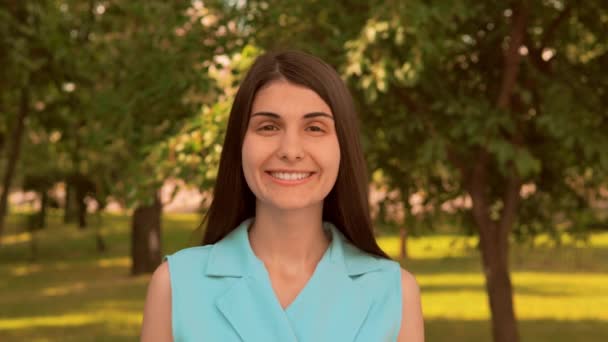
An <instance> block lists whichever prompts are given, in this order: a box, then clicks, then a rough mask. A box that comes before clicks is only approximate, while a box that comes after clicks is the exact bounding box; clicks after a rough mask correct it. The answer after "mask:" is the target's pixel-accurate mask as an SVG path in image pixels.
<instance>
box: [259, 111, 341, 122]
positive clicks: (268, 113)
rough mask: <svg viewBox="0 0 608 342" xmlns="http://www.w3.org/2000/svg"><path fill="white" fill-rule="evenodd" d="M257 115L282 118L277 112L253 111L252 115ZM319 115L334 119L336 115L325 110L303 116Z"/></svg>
mask: <svg viewBox="0 0 608 342" xmlns="http://www.w3.org/2000/svg"><path fill="white" fill-rule="evenodd" d="M256 115H261V116H268V117H271V118H273V119H280V118H281V116H280V115H279V114H277V113H272V112H256V113H253V114H252V115H251V117H254V116H256ZM318 116H324V117H326V118H330V119H332V120H333V119H334V117H333V116H331V115H329V114H327V113H324V112H312V113H308V114H304V117H303V118H304V119H310V118H316V117H318Z"/></svg>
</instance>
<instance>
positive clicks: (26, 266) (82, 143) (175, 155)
mask: <svg viewBox="0 0 608 342" xmlns="http://www.w3.org/2000/svg"><path fill="white" fill-rule="evenodd" d="M607 25H608V4H607V3H606V2H605V1H602V0H590V1H585V2H582V3H581V2H575V1H569V0H538V1H532V2H526V1H482V2H474V1H461V2H451V1H432V2H429V1H422V0H409V1H397V0H389V1H376V0H366V1H362V0H336V1H318V0H306V1H302V0H297V1H295V0H281V1H276V0H265V1H257V0H251V1H250V0H242V1H241V0H239V1H227V0H211V1H186V0H181V1H180V0H172V1H160V0H149V1H127V0H106V1H98V0H37V1H18V0H1V1H0V65H1V68H0V152H1V153H0V170H2V171H1V172H0V175H2V183H1V184H0V262H1V264H0V274H2V278H1V280H0V289H1V292H0V293H1V294H0V306H2V307H9V308H10V309H8V310H7V311H5V312H3V313H0V339H2V340H7V339H8V340H23V339H35V338H38V339H39V340H54V339H61V340H63V339H68V338H70V336H71V335H73V336H75V337H74V339H75V340H86V339H87V338H89V339H90V340H105V339H112V340H114V339H123V338H124V339H126V340H129V339H135V336H136V335H137V333H138V332H137V328H138V324H139V319H140V311H141V308H142V306H141V305H142V303H143V296H144V292H145V288H144V285H145V282H146V279H147V278H145V277H146V274H147V273H149V272H151V271H153V270H154V269H155V267H156V266H157V265H158V264H159V263H160V260H161V255H162V254H167V253H168V252H172V251H175V250H177V249H180V248H184V247H186V246H188V245H193V244H197V243H198V242H199V241H200V233H201V231H200V228H203V227H199V229H198V230H197V229H196V228H197V226H198V222H197V221H198V220H200V217H197V216H196V215H194V216H187V218H183V217H182V216H179V215H177V216H175V214H169V215H168V216H167V215H165V216H163V206H166V204H167V203H169V202H171V200H172V199H174V198H175V197H176V196H177V195H178V194H179V193H180V191H186V190H191V189H194V190H196V191H197V192H198V193H200V194H203V195H202V197H201V201H200V206H199V209H198V212H199V214H204V212H205V208H206V207H207V206H208V204H209V200H210V197H209V191H210V190H211V189H212V188H213V184H214V180H215V177H216V171H217V166H218V163H219V155H220V152H221V149H222V142H223V137H224V134H225V128H226V127H225V126H226V122H227V121H226V120H227V118H228V114H229V111H230V106H231V103H232V99H233V96H234V94H235V92H236V90H237V88H238V84H239V81H240V79H241V78H242V77H243V75H244V74H245V72H246V71H247V69H248V67H249V66H250V64H251V63H252V61H253V60H254V59H255V57H257V56H258V55H260V54H261V53H263V52H265V51H270V50H276V49H300V50H303V51H307V52H309V53H312V54H314V55H317V56H319V57H320V58H322V59H324V60H325V61H327V62H328V63H330V64H331V65H333V66H334V67H335V68H336V69H337V70H338V71H339V72H340V74H341V75H342V76H343V79H344V81H345V82H346V83H347V84H348V86H349V88H350V90H351V92H352V93H353V95H354V97H355V101H356V102H357V108H358V110H359V115H360V119H361V135H362V138H363V141H364V148H365V154H366V159H367V161H368V166H369V171H370V189H371V196H370V204H371V205H372V210H373V214H374V218H375V221H376V227H377V234H378V236H381V237H382V238H381V239H384V240H382V241H381V242H382V243H383V245H382V246H383V248H385V249H387V251H390V253H391V255H392V256H394V257H395V258H398V259H400V260H402V261H403V264H404V267H406V268H408V269H413V271H414V272H415V273H416V271H418V272H419V273H420V276H419V282H420V283H421V287H422V292H423V295H424V296H425V297H424V309H425V312H428V313H429V314H428V315H427V317H428V319H427V322H428V323H427V324H428V325H427V331H428V333H427V337H428V338H429V340H431V341H442V340H447V339H448V338H451V339H453V337H454V336H459V337H460V339H463V340H469V339H473V338H479V339H481V340H490V339H493V340H494V341H517V340H519V339H520V335H521V337H522V338H521V339H522V340H526V339H535V340H543V339H548V338H551V339H555V338H554V336H559V337H562V338H564V340H566V339H573V338H583V337H582V336H584V338H585V339H586V340H590V341H595V340H597V341H600V340H605V339H606V338H608V317H606V315H605V311H601V310H598V309H595V307H596V306H597V307H604V305H607V304H608V293H607V292H606V290H605V289H604V287H605V286H603V287H602V286H599V285H598V284H599V283H601V282H603V283H604V284H606V283H608V279H607V278H606V270H605V268H604V267H603V264H605V260H607V259H606V257H607V256H608V255H606V248H607V247H606V244H605V239H606V235H605V234H606V233H605V230H606V227H607V226H608V212H607V210H608V209H607V208H608V176H607V171H608V153H606V148H607V146H608V134H607V133H606V132H608V113H607V112H606V110H605V108H606V105H607V88H608V78H607V77H606V76H605V73H603V72H602V71H604V70H608V53H607V52H608V39H607V38H608V37H607V34H606V32H608V31H606V27H607ZM167 183H171V184H173V185H174V186H173V187H172V188H171V190H170V191H169V194H167V193H166V191H165V190H163V189H165V188H166V184H167ZM25 192H28V193H31V194H33V198H34V199H35V202H36V205H35V207H34V208H29V209H27V208H26V209H24V207H22V206H18V205H16V204H15V203H13V205H11V202H10V201H9V195H10V194H22V193H25ZM108 206H110V207H112V206H118V207H120V208H121V209H122V211H121V214H120V215H118V216H116V215H114V214H109V213H108V210H106V209H108ZM171 215H174V216H171ZM74 226H76V227H79V228H80V229H77V228H75V227H74ZM163 226H164V232H163V230H162V229H161V227H163ZM178 227H179V228H178ZM186 232H188V233H189V234H186ZM408 237H410V239H409V241H408ZM442 238H445V239H447V240H441V239H442ZM436 239H439V240H436ZM89 241H90V242H91V243H94V246H95V248H94V250H91V251H89V249H88V247H86V246H87V244H88V243H89ZM438 241H450V242H449V243H442V242H438ZM423 246H426V247H423ZM431 249H432V250H435V251H436V253H437V254H436V255H439V256H441V257H429V253H427V252H428V250H431ZM544 249H548V250H549V252H547V253H549V254H546V255H554V256H556V258H557V260H561V262H554V261H550V258H549V257H547V256H546V255H544V254H543V253H544V252H542V251H544ZM539 251H540V252H539ZM64 252H65V253H67V254H62V253H64ZM551 253H554V254H551ZM430 254H432V253H430ZM539 255H540V256H539ZM602 257H603V258H604V259H603V260H604V261H603V262H601V261H600V260H598V258H602ZM539 260H543V261H539ZM86 263H88V264H86ZM545 263H546V265H545ZM85 264H86V265H85ZM61 265H63V266H61ZM66 265H68V266H66ZM104 265H105V266H104ZM472 265H477V266H472ZM539 265H541V266H539ZM543 265H544V266H543ZM85 266H86V267H88V268H91V269H90V270H86V269H85V268H86V267H85ZM62 267H64V268H65V269H69V270H70V271H69V272H67V271H66V272H67V273H66V274H67V276H65V277H64V279H55V278H54V277H56V276H55V275H54V274H56V273H58V272H59V273H60V272H62V271H61V270H62V269H64V268H62ZM93 269H100V270H104V271H103V272H101V271H100V272H99V273H97V272H92V270H93ZM512 269H514V270H515V271H513V270H512ZM529 270H530V272H532V273H527V272H528V271H529ZM542 271H547V272H549V273H552V272H554V273H556V274H562V276H560V277H558V278H556V279H553V280H551V279H548V278H543V277H545V275H544V273H543V272H542ZM576 271H584V272H587V273H584V272H583V274H572V275H568V274H569V273H576ZM518 272H520V273H518ZM560 272H561V273H560ZM126 273H130V274H132V275H135V277H131V278H121V276H122V275H125V274H126ZM442 273H445V274H447V275H449V274H454V275H455V276H454V278H453V279H450V280H445V279H447V278H441V274H442ZM469 273H471V274H475V276H473V275H471V274H469ZM138 274H143V275H142V276H137V275H138ZM512 274H514V276H513V277H512ZM97 276H99V277H106V278H103V279H106V280H107V281H108V284H112V281H111V280H110V279H114V278H112V277H115V278H117V279H122V280H121V281H123V283H121V284H123V285H124V286H125V288H124V291H126V292H125V293H119V292H117V291H111V290H110V289H107V290H108V292H107V293H106V294H105V295H103V297H99V298H93V297H94V295H93V294H92V293H91V291H92V289H93V287H94V286H92V285H90V284H88V283H86V281H85V280H84V279H88V278H91V277H93V278H94V277H97ZM435 276H437V277H438V278H434V277H435ZM528 276H530V277H532V278H534V277H538V278H535V279H536V280H534V281H532V283H527V281H530V280H529V279H530V278H526V277H528ZM467 277H473V278H474V279H475V280H474V281H472V282H473V283H474V284H475V285H470V284H469V285H466V284H464V283H462V281H463V279H469V278H467ZM475 277H478V278H475ZM512 278H513V280H512ZM441 279H443V280H441ZM518 279H519V281H520V282H519V283H518ZM525 279H528V280H525ZM541 279H544V280H541ZM99 280H100V281H101V282H103V281H102V279H101V278H100V279H99ZM441 281H446V283H443V285H441V286H443V287H444V288H443V290H440V289H437V287H438V286H439V285H437V284H436V283H435V282H441ZM459 281H460V282H459ZM22 282H31V283H32V285H31V286H29V287H25V289H27V291H25V290H23V289H21V288H22V287H21V285H18V284H21V283H22ZM556 284H557V285H556ZM571 284H577V286H580V289H579V290H576V291H574V290H572V291H574V292H572V293H570V292H568V291H570V290H564V289H561V290H563V291H565V292H564V293H561V292H559V291H561V290H556V291H557V292H555V293H552V294H548V293H544V292H543V294H538V295H539V296H548V297H550V296H551V295H554V296H555V298H556V302H547V303H544V302H542V303H541V302H539V303H537V302H535V300H537V299H538V298H536V297H534V295H533V293H534V291H539V293H540V292H542V291H544V290H543V289H546V288H547V287H549V288H551V287H552V286H556V287H568V288H570V286H574V285H571ZM584 284H586V285H584ZM123 285H120V286H123ZM53 286H54V287H53ZM108 286H110V285H108ZM441 286H439V287H441ZM470 286H474V288H473V289H471V288H470ZM585 286H587V287H585ZM49 288H56V289H63V290H57V291H59V292H60V293H65V294H71V293H79V294H81V295H82V296H83V298H82V300H81V302H82V303H83V304H86V303H87V302H89V303H91V305H93V306H94V305H97V304H100V303H101V301H107V303H109V304H108V305H109V306H104V309H100V308H99V307H97V308H96V309H91V310H93V311H92V312H94V314H91V315H85V314H83V313H79V312H80V311H78V310H86V306H77V305H76V304H75V303H73V304H70V306H63V307H61V308H60V309H59V308H58V309H57V311H56V312H55V313H57V314H59V316H57V318H53V319H51V321H52V322H54V323H52V322H51V321H48V319H50V318H49V317H50V316H52V315H53V314H54V312H53V306H54V303H55V302H53V301H54V300H58V299H61V296H62V295H57V294H55V295H44V291H47V290H48V289H49ZM577 288H578V287H577ZM600 288H602V289H600ZM45 289H46V290H45ZM41 291H42V294H41ZM62 291H64V292H62ZM463 291H464V292H463ZM466 291H469V292H471V291H473V292H471V293H474V294H472V296H473V297H475V296H477V297H475V298H476V299H471V297H470V296H469V295H464V293H465V292H466ZM475 291H477V292H481V293H482V294H483V296H486V297H483V296H481V295H480V294H479V293H477V292H475ZM51 292H52V291H51ZM34 293H35V295H33V296H32V297H31V298H34V299H36V298H37V299H36V300H40V301H43V302H45V303H46V304H45V305H42V306H41V307H39V306H37V305H36V303H37V301H36V300H32V301H30V302H29V303H30V305H29V307H27V308H26V307H23V306H21V305H20V302H19V301H17V302H15V301H12V300H11V298H22V299H23V298H25V297H28V298H29V297H30V296H31V295H32V294H34ZM127 293H128V295H127ZM459 294H462V296H460V297H459ZM469 294H470V293H469ZM590 294H593V295H595V297H594V298H592V297H588V296H589V295H590ZM479 296H481V298H482V299H479V298H480V297H479ZM527 296H531V297H527ZM566 297H568V299H564V298H566ZM454 298H459V299H458V300H459V301H458V300H456V299H454ZM513 298H516V300H517V304H518V305H515V304H514V301H513ZM557 298H562V299H563V300H564V302H563V303H564V307H562V308H559V309H558V307H559V305H558V304H557V303H560V301H559V300H557ZM592 299H593V305H592V304H591V300H592ZM586 300H589V301H590V302H586ZM4 301H6V302H4ZM98 301H99V303H98ZM453 301H455V302H453ZM111 303H115V304H116V307H113V308H110V307H111V305H110V304H111ZM473 303H474V304H473ZM521 303H524V305H520V304H521ZM448 304H449V305H448ZM71 305H74V306H71ZM100 305H101V304H100ZM528 305H532V306H537V307H539V309H538V310H539V311H537V312H534V311H529V308H528ZM543 305H544V306H545V311H543V310H542V309H540V307H542V306H543ZM594 305H595V306H594ZM448 306H460V308H461V309H462V311H450V310H453V307H452V309H449V308H448ZM76 307H77V308H76ZM575 307H578V308H579V309H575ZM581 307H584V308H586V310H587V312H585V311H584V310H583V311H580V314H572V315H568V314H564V315H563V316H560V314H556V312H557V313H559V312H567V311H572V312H579V311H577V310H581V309H580V308H581ZM70 308H74V310H75V311H74V312H72V311H70ZM95 310H97V311H95ZM100 310H101V311H100ZM103 310H109V311H103ZM476 310H478V311H476ZM556 310H557V311H556ZM560 310H561V311H560ZM470 312H478V313H476V314H472V316H471V315H468V314H467V313H470ZM530 312H533V313H530ZM108 315H109V316H112V315H114V317H115V318H113V319H109V320H108V318H107V317H108ZM62 317H63V318H62ZM70 317H71V318H70ZM104 317H105V318H104ZM517 318H520V320H519V322H518V321H517ZM522 318H523V321H522ZM486 320H489V323H485V321H486ZM559 320H567V321H568V324H564V323H563V322H561V323H560V321H559ZM572 320H574V321H572ZM45 322H46V323H45ZM49 322H51V323H49ZM541 324H546V325H547V326H548V327H550V328H551V329H556V330H555V331H556V333H555V334H553V333H551V331H550V329H549V328H546V329H545V328H539V325H541ZM83 326H84V327H86V326H94V327H95V328H94V329H93V330H91V331H95V333H94V334H95V337H94V336H90V335H89V336H86V335H84V336H86V337H83V335H82V332H79V331H80V330H79V329H82V327H83ZM462 327H466V329H464V328H462ZM435 328H436V329H437V330H436V331H435ZM45 329H48V331H46V330H45ZM121 329H124V331H125V332H124V336H123V333H122V332H118V330H121ZM543 329H545V330H543ZM86 330H87V329H85V331H86ZM520 330H521V333H520ZM108 336H110V337H108ZM559 337H558V338H559Z"/></svg>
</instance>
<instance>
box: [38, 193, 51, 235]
mask: <svg viewBox="0 0 608 342" xmlns="http://www.w3.org/2000/svg"><path fill="white" fill-rule="evenodd" d="M48 205H49V194H48V190H47V189H44V190H42V191H40V211H39V212H38V227H37V228H41V229H42V228H45V227H46V211H47V208H48Z"/></svg>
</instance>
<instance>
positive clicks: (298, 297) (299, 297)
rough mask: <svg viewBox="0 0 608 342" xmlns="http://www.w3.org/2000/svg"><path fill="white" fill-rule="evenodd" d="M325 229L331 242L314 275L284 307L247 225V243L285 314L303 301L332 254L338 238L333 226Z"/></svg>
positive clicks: (277, 303)
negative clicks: (257, 251) (255, 250)
mask: <svg viewBox="0 0 608 342" xmlns="http://www.w3.org/2000/svg"><path fill="white" fill-rule="evenodd" d="M323 229H324V230H325V229H326V230H327V232H328V235H329V237H330V241H329V244H328V245H327V248H326V249H325V252H324V253H323V256H322V257H321V259H320V260H319V262H317V265H316V266H315V270H314V271H313V273H312V275H311V276H310V278H308V280H307V281H306V283H305V284H304V286H303V287H302V288H301V289H300V291H299V292H298V294H297V295H296V296H295V297H294V299H293V300H292V301H291V303H289V304H288V305H287V306H286V307H285V308H283V305H281V301H280V299H279V296H278V295H277V293H276V292H275V291H274V288H273V287H272V280H271V278H270V273H269V272H268V269H267V268H266V265H265V264H264V262H263V261H262V259H260V258H259V257H258V256H257V255H256V254H255V253H254V252H253V248H252V247H251V241H250V240H249V227H247V229H246V230H247V231H246V234H245V235H246V238H247V244H248V245H249V251H250V252H251V255H253V257H254V258H255V260H256V262H257V263H258V265H259V266H260V269H261V270H262V271H263V274H264V279H263V281H264V282H265V285H266V288H268V289H270V291H271V293H272V298H274V301H275V303H276V305H277V306H278V307H279V309H281V311H282V312H283V313H285V314H287V313H288V312H291V311H293V310H294V309H293V308H294V307H295V306H296V304H298V303H299V302H301V301H303V299H302V297H304V295H305V294H306V293H305V292H306V290H307V289H308V288H310V287H311V284H312V283H313V282H314V281H315V280H316V278H318V274H319V273H320V272H321V268H322V267H323V266H324V264H325V262H326V260H327V259H328V258H329V255H330V254H331V249H332V246H333V244H334V239H336V236H334V234H333V231H332V230H331V228H325V227H324V228H323Z"/></svg>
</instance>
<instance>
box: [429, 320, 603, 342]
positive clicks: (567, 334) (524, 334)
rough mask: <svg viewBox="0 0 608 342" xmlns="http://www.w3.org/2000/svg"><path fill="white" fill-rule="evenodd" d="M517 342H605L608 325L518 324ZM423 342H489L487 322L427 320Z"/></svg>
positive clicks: (593, 323) (552, 322)
mask: <svg viewBox="0 0 608 342" xmlns="http://www.w3.org/2000/svg"><path fill="white" fill-rule="evenodd" d="M518 326H519V331H520V336H521V342H528V341H529V342H541V341H551V342H562V341H563V342H566V341H568V342H571V341H585V342H603V341H608V321H600V320H581V321H563V320H549V319H540V320H520V321H519V322H518ZM425 332H426V341H427V342H444V341H445V342H453V341H480V342H481V341H488V342H491V341H492V334H491V326H490V322H489V321H480V320H454V319H450V320H448V319H427V320H426V321H425Z"/></svg>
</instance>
